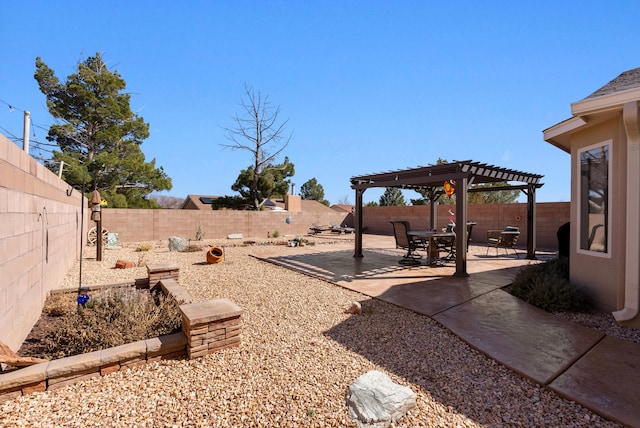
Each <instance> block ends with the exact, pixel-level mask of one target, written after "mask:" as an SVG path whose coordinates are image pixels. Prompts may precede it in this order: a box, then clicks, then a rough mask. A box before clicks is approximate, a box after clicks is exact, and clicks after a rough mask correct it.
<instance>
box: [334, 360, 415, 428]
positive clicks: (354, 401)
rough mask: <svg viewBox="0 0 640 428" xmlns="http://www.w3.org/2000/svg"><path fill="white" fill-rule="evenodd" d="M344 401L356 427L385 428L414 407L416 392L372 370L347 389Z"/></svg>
mask: <svg viewBox="0 0 640 428" xmlns="http://www.w3.org/2000/svg"><path fill="white" fill-rule="evenodd" d="M346 401H347V405H348V406H349V415H350V416H351V418H352V419H353V420H354V421H355V423H356V425H357V426H358V428H386V427H388V426H389V425H391V424H392V423H394V422H396V421H398V420H399V419H400V418H402V417H403V416H404V415H405V414H406V413H407V412H408V411H409V410H411V409H413V408H414V407H416V393H415V392H413V391H412V390H411V388H407V387H406V386H402V385H398V384H396V383H393V381H392V380H391V379H390V378H389V376H387V375H386V374H384V373H382V372H379V371H377V370H373V371H370V372H368V373H365V374H363V375H362V376H360V377H359V378H358V379H356V380H355V382H353V383H352V384H351V386H349V389H348V390H347V400H346Z"/></svg>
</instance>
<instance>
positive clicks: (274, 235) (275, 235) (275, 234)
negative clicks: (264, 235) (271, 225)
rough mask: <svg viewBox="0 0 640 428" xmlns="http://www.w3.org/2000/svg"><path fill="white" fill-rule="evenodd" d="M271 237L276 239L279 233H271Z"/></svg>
mask: <svg viewBox="0 0 640 428" xmlns="http://www.w3.org/2000/svg"><path fill="white" fill-rule="evenodd" d="M271 236H273V237H274V238H277V237H278V236H280V232H278V231H277V230H276V231H275V232H273V234H272V235H271Z"/></svg>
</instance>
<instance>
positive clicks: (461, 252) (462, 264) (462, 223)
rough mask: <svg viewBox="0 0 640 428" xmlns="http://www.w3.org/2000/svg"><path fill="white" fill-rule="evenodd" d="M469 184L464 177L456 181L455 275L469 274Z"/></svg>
mask: <svg viewBox="0 0 640 428" xmlns="http://www.w3.org/2000/svg"><path fill="white" fill-rule="evenodd" d="M467 184H468V179H467V177H464V178H462V179H458V181H457V182H456V229H455V230H456V272H455V273H454V276H463V277H464V276H469V274H468V273H467Z"/></svg>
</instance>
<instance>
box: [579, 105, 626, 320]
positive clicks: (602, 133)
mask: <svg viewBox="0 0 640 428" xmlns="http://www.w3.org/2000/svg"><path fill="white" fill-rule="evenodd" d="M607 140H612V142H613V144H612V153H611V160H612V168H611V169H612V170H611V171H610V173H611V174H612V177H611V183H612V188H611V189H609V191H610V192H613V193H612V195H611V196H612V198H611V202H612V204H611V206H610V207H609V209H610V216H611V217H610V218H611V220H612V221H611V236H610V253H609V254H608V255H607V256H602V257H595V256H594V255H593V254H587V253H584V252H581V251H579V250H578V248H579V242H578V240H579V236H578V230H577V222H575V221H574V222H572V226H571V243H572V244H573V245H571V251H570V254H571V255H570V260H571V263H570V277H571V282H572V283H573V284H575V285H578V286H582V287H586V288H587V289H589V290H590V292H591V295H592V297H593V298H594V301H595V303H596V305H597V306H598V307H599V308H600V309H602V310H605V311H615V310H617V309H619V308H621V307H622V306H623V303H624V268H625V258H624V253H625V239H624V235H625V221H624V218H625V212H626V198H625V195H626V188H627V183H626V180H625V177H626V149H627V144H626V137H625V133H624V127H623V126H622V120H621V118H620V117H619V116H616V117H615V118H613V119H611V120H608V121H606V122H604V123H601V124H599V125H597V126H594V127H593V128H590V129H588V130H585V131H582V132H578V133H576V134H575V135H573V136H572V137H571V159H572V161H571V200H572V201H577V200H578V192H579V187H580V185H579V180H580V164H579V160H578V151H579V150H580V149H583V148H585V147H589V146H593V145H594V144H600V143H602V142H605V141H607ZM578 209H579V208H578V205H577V204H572V207H571V218H575V219H577V218H578V215H579V213H578Z"/></svg>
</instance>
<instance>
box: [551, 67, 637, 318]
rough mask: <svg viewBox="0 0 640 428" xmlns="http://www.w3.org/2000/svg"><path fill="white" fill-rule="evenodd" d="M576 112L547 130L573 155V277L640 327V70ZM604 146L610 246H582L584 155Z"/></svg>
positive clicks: (604, 306)
mask: <svg viewBox="0 0 640 428" xmlns="http://www.w3.org/2000/svg"><path fill="white" fill-rule="evenodd" d="M571 112H572V115H573V116H572V117H571V118H569V119H567V120H565V121H563V122H560V123H558V124H556V125H554V126H552V127H550V128H547V129H545V130H544V131H543V134H544V139H545V141H547V142H548V143H550V144H553V145H554V146H556V147H558V148H560V149H561V150H564V151H565V152H567V153H570V154H571V189H572V192H571V231H570V235H571V249H570V280H571V282H572V283H575V284H578V285H582V286H584V287H587V288H588V289H589V290H590V291H591V293H592V295H593V297H594V299H595V301H596V303H597V304H598V306H599V307H600V308H601V309H605V310H609V311H613V315H614V317H615V318H616V320H617V321H618V322H622V323H625V324H626V325H629V326H632V327H635V328H640V317H639V312H640V68H636V69H633V70H628V71H625V72H623V73H622V74H620V75H619V76H618V77H616V78H615V79H613V80H612V81H610V82H609V83H607V84H606V85H605V86H603V87H602V88H600V89H598V90H597V91H595V92H594V93H592V94H591V95H589V96H587V97H586V98H584V99H582V100H580V101H577V102H575V103H572V104H571ZM603 144H609V147H610V149H609V150H610V153H609V170H608V174H609V180H610V181H609V187H608V191H609V195H610V198H609V204H608V210H609V211H608V223H609V229H608V241H607V242H608V248H607V251H605V252H603V251H598V250H593V249H592V250H591V251H588V250H581V249H580V233H581V231H580V230H579V229H578V224H579V222H580V220H581V216H582V215H583V213H581V208H580V197H581V196H582V197H586V196H583V195H581V178H580V174H581V171H580V153H581V150H582V149H585V148H591V147H597V146H602V145H603ZM585 213H586V211H585ZM598 215H600V214H598ZM584 221H585V222H586V224H589V221H588V218H586V217H585V219H584ZM590 227H592V226H591V225H590ZM605 227H606V226H605ZM594 229H596V228H595V227H593V229H592V230H594ZM603 231H604V229H603ZM603 231H598V233H602V232H603ZM582 233H585V231H582ZM603 237H604V234H602V235H599V236H598V239H602V238H603Z"/></svg>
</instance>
